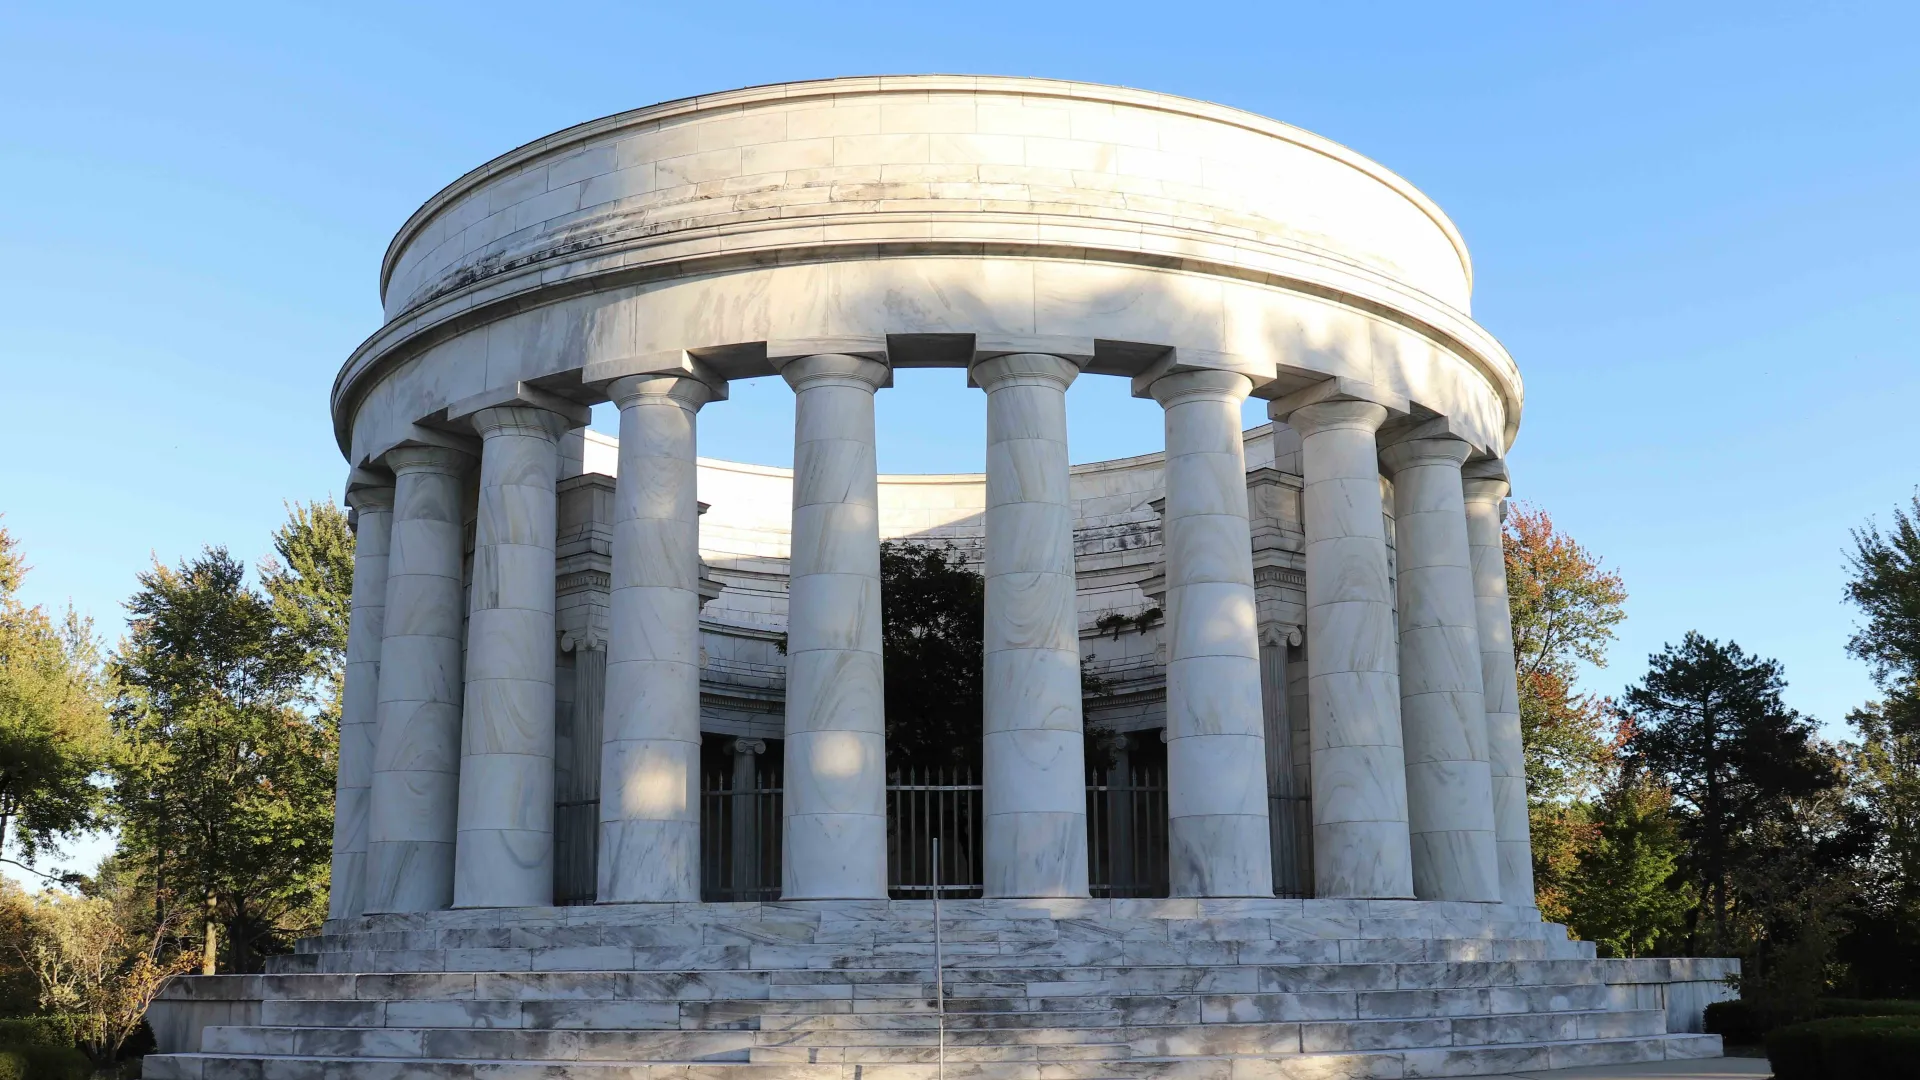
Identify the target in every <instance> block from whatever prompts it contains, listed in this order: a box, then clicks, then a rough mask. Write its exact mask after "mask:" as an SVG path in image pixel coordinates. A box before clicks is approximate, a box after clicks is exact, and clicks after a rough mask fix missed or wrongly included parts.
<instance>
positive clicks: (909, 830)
mask: <svg viewBox="0 0 1920 1080" xmlns="http://www.w3.org/2000/svg"><path fill="white" fill-rule="evenodd" d="M981 790H982V789H981V785H980V778H979V776H978V775H977V774H976V773H975V772H974V771H973V769H972V768H971V767H970V766H965V765H941V766H928V767H923V768H906V769H898V770H895V771H894V772H892V773H891V774H889V775H888V777H887V892H888V894H889V895H891V896H893V897H894V898H895V899H899V900H914V899H926V898H928V897H931V896H932V895H933V894H934V883H935V882H936V881H938V882H939V892H940V895H941V896H943V897H949V898H954V897H958V898H969V897H976V896H979V895H980V894H981V893H982V892H983V891H984V888H985V881H984V879H983V877H982V875H981V867H982V860H981V858H980V850H981V847H982V844H983V842H984V840H983V838H984V836H985V832H984V828H983V826H982V823H981ZM935 840H938V841H939V843H938V844H937V845H936V844H935V842H934V841H935ZM936 852H938V854H939V859H940V867H939V873H938V875H936V874H935V873H934V862H933V860H934V856H935V853H936Z"/></svg>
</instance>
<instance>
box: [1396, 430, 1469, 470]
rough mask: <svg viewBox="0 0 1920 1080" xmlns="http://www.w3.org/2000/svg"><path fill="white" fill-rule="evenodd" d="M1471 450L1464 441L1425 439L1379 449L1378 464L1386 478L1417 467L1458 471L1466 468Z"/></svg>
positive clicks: (1457, 439)
mask: <svg viewBox="0 0 1920 1080" xmlns="http://www.w3.org/2000/svg"><path fill="white" fill-rule="evenodd" d="M1471 453H1473V447H1471V446H1469V445H1467V441H1466V440H1465V439H1460V438H1455V437H1454V436H1451V435H1443V436H1438V437H1435V438H1427V439H1403V440H1401V441H1399V442H1393V443H1388V444H1387V445H1385V446H1382V447H1381V448H1380V464H1381V465H1382V466H1384V467H1385V468H1386V471H1387V475H1389V476H1393V475H1397V474H1399V473H1400V472H1401V471H1402V470H1405V469H1411V468H1415V467H1419V466H1431V465H1445V466H1449V467H1451V468H1455V469H1458V468H1459V467H1460V466H1462V465H1464V464H1466V461H1467V455H1469V454H1471Z"/></svg>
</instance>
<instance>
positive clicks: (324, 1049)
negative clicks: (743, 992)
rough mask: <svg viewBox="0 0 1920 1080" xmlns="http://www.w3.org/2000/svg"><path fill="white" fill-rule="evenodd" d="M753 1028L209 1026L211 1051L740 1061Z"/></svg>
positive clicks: (206, 1043) (206, 1039)
mask: <svg viewBox="0 0 1920 1080" xmlns="http://www.w3.org/2000/svg"><path fill="white" fill-rule="evenodd" d="M758 1034H759V1033H758V1032H753V1031H658V1030H637V1031H635V1030H615V1029H608V1030H592V1031H561V1030H553V1029H511V1028H491V1029H489V1028H392V1027H389V1028H278V1027H210V1028H207V1029H206V1031H205V1033H204V1034H203V1035H202V1043H201V1049H202V1050H203V1051H205V1052H207V1053H213V1054H236V1055H237V1054H251V1055H261V1056H276V1057H279V1056H291V1057H356V1058H446V1059H485V1060H514V1061H527V1060H541V1061H563V1060H564V1061H746V1060H747V1051H748V1050H749V1049H750V1048H752V1047H753V1046H754V1045H755V1041H756V1038H757V1036H758Z"/></svg>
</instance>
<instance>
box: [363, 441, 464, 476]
mask: <svg viewBox="0 0 1920 1080" xmlns="http://www.w3.org/2000/svg"><path fill="white" fill-rule="evenodd" d="M380 461H381V464H383V465H385V466H386V467H387V468H388V469H391V470H392V471H393V474H394V476H395V477H398V476H400V475H401V474H402V473H446V474H448V475H450V476H459V475H461V474H463V473H465V472H466V471H467V470H468V469H470V468H472V467H473V455H472V454H469V453H467V452H466V451H464V450H455V449H454V448H453V447H451V446H434V445H431V444H428V443H402V444H400V445H399V446H396V447H394V448H393V449H391V450H388V451H387V452H386V453H385V454H384V455H382V456H381V459H380Z"/></svg>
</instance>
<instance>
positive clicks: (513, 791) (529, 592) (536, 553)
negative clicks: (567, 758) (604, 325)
mask: <svg viewBox="0 0 1920 1080" xmlns="http://www.w3.org/2000/svg"><path fill="white" fill-rule="evenodd" d="M473 426H474V430H475V431H477V432H478V433H479V435H480V440H481V443H480V500H479V507H478V513H477V518H476V523H475V528H474V545H473V591H472V599H471V610H470V613H469V616H468V620H467V665H466V710H465V720H464V723H463V724H462V736H461V755H460V819H459V831H458V850H457V853H456V855H455V859H454V887H453V904H454V906H455V907H538V906H545V905H548V904H551V903H553V747H554V731H553V714H554V697H553V682H554V654H555V651H556V649H557V644H558V643H557V638H556V637H555V634H554V622H553V610H554V548H555V545H556V532H557V528H558V523H557V520H556V515H557V503H558V496H557V494H556V492H555V489H554V485H555V483H556V482H557V481H558V478H559V471H560V448H559V440H560V436H561V435H563V434H565V433H566V431H567V428H568V426H569V422H568V420H567V419H566V418H565V417H563V416H561V415H559V414H558V413H554V412H550V411H548V410H546V409H541V408H534V407H531V406H496V407H493V408H487V409H481V410H480V411H479V412H476V413H475V414H474V415H473Z"/></svg>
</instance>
